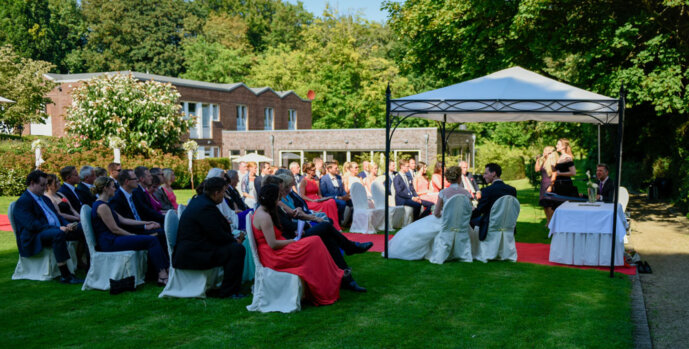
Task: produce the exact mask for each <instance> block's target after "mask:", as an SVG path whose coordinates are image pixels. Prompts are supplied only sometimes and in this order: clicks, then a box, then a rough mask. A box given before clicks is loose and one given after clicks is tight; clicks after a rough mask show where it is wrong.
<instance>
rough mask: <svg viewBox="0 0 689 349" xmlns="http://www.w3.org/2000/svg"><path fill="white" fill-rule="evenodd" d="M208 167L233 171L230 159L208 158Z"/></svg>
mask: <svg viewBox="0 0 689 349" xmlns="http://www.w3.org/2000/svg"><path fill="white" fill-rule="evenodd" d="M205 160H206V161H207V162H208V165H209V166H210V167H211V168H213V167H217V168H222V169H223V170H228V169H232V163H231V162H230V159H228V158H206V159H205Z"/></svg>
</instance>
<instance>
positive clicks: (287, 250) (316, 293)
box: [251, 184, 344, 305]
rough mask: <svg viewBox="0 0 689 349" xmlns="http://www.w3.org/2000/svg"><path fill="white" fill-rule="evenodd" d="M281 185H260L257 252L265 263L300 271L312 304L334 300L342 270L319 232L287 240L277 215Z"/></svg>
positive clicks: (256, 224) (275, 267)
mask: <svg viewBox="0 0 689 349" xmlns="http://www.w3.org/2000/svg"><path fill="white" fill-rule="evenodd" d="M279 199H280V188H279V187H278V186H276V185H274V184H268V185H266V186H263V187H262V188H261V193H260V195H259V198H258V201H259V204H260V205H261V206H260V207H259V208H258V209H257V210H256V213H255V215H254V217H253V220H252V223H251V224H252V228H253V232H254V237H255V238H256V245H257V249H258V256H259V257H260V258H261V263H263V265H264V266H265V267H268V268H271V269H273V270H277V271H283V272H287V273H291V274H296V275H299V277H300V278H301V279H302V280H304V283H305V284H306V290H307V292H306V298H307V299H309V300H311V301H312V302H313V303H314V304H315V305H327V304H333V303H335V302H336V301H337V299H338V298H340V284H341V282H342V278H343V276H344V270H342V269H340V268H338V267H337V265H336V264H335V262H334V261H333V259H332V257H330V254H328V249H327V248H326V247H325V245H324V244H323V241H322V240H321V239H320V238H319V237H318V236H308V237H305V238H302V239H291V240H286V239H285V238H283V237H282V231H280V227H279V220H278V217H277V203H278V200H279Z"/></svg>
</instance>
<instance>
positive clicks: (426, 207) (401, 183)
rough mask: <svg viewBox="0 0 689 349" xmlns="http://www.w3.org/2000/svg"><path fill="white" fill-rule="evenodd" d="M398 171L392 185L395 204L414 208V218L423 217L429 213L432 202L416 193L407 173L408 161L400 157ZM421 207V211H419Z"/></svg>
mask: <svg viewBox="0 0 689 349" xmlns="http://www.w3.org/2000/svg"><path fill="white" fill-rule="evenodd" d="M397 163H398V164H399V170H400V172H399V173H398V174H397V175H396V176H395V179H394V180H393V182H392V183H393V185H394V187H395V204H396V205H398V206H402V205H404V206H409V207H411V208H413V209H414V220H417V219H419V218H423V217H426V216H428V215H429V214H431V206H433V203H432V202H430V201H426V200H421V198H420V197H419V196H418V195H417V194H416V190H414V185H412V182H411V181H410V180H409V177H408V176H407V173H408V172H409V161H407V160H405V159H401V160H399V161H397ZM421 207H423V212H421Z"/></svg>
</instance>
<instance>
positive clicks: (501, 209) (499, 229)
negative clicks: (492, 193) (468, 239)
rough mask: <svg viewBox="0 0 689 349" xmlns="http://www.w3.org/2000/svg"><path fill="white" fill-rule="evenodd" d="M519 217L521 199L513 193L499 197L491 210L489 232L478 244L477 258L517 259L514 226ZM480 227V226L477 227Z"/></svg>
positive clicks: (485, 259) (481, 259)
mask: <svg viewBox="0 0 689 349" xmlns="http://www.w3.org/2000/svg"><path fill="white" fill-rule="evenodd" d="M518 217H519V201H518V200H517V198H515V197H514V196H511V195H505V196H503V197H501V198H499V199H498V200H497V201H495V203H494V204H493V207H492V208H491V210H490V223H489V225H488V234H487V235H486V239H485V240H484V241H480V242H479V244H478V252H477V255H476V256H475V257H474V258H475V259H477V260H479V261H481V262H484V263H486V262H487V261H488V260H493V259H497V260H510V261H513V262H516V261H517V246H516V244H515V241H514V228H515V227H516V225H517V218H518ZM476 228H478V227H476Z"/></svg>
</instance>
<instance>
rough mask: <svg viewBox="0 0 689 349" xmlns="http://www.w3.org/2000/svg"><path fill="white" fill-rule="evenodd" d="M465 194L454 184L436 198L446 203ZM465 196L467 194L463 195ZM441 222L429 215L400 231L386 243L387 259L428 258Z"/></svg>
mask: <svg viewBox="0 0 689 349" xmlns="http://www.w3.org/2000/svg"><path fill="white" fill-rule="evenodd" d="M465 192H466V190H464V189H463V188H461V187H459V185H458V184H456V183H454V184H452V185H451V186H450V187H448V188H446V189H443V190H441V191H440V193H439V194H438V198H440V199H442V200H443V202H447V201H448V200H449V199H450V198H451V197H453V196H455V195H457V194H464V193H465ZM467 194H468V192H466V194H464V195H467ZM469 195H470V194H469ZM442 221H443V219H442V217H441V218H438V217H436V216H435V215H433V214H431V215H430V216H426V217H424V218H422V219H419V220H417V221H415V222H413V223H411V224H409V225H407V226H405V227H404V228H402V229H400V231H398V232H397V234H395V236H393V238H392V239H390V241H389V242H388V253H389V256H388V258H395V259H405V260H410V261H411V260H419V259H424V258H428V257H430V254H431V252H432V248H433V239H435V236H436V235H438V234H439V233H440V228H441V224H442ZM383 253H384V252H383Z"/></svg>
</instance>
